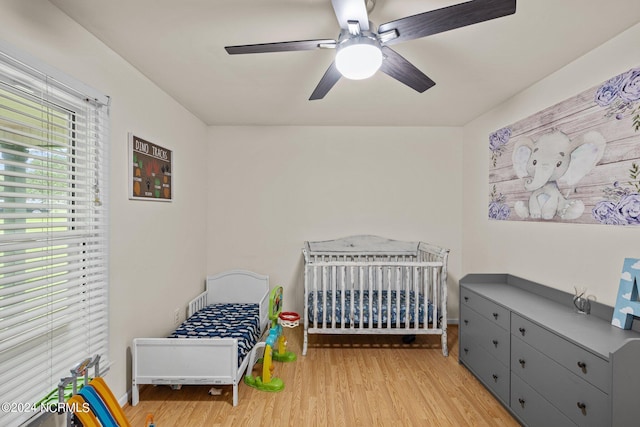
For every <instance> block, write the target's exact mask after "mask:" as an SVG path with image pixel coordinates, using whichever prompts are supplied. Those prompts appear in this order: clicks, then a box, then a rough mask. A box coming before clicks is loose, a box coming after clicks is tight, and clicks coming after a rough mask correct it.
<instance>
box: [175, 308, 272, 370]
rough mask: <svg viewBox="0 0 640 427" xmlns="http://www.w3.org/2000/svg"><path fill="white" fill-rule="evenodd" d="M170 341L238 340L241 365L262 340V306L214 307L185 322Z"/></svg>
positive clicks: (198, 312)
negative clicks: (195, 339)
mask: <svg viewBox="0 0 640 427" xmlns="http://www.w3.org/2000/svg"><path fill="white" fill-rule="evenodd" d="M169 338H236V339H237V340H238V365H240V364H241V363H242V360H244V358H245V356H246V355H247V354H248V353H249V352H250V351H251V349H253V347H254V346H255V345H256V343H257V342H258V340H259V339H260V307H259V306H258V304H249V303H230V304H211V305H208V306H207V307H205V308H203V309H202V310H199V311H197V312H196V313H194V314H193V315H192V316H191V317H189V318H188V319H187V320H185V321H184V322H183V323H182V324H181V325H180V326H179V327H178V328H177V329H176V330H175V331H173V333H172V334H171V335H169Z"/></svg>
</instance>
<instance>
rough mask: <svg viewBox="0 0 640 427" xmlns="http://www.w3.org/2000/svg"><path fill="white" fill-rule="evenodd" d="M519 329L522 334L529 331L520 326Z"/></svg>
mask: <svg viewBox="0 0 640 427" xmlns="http://www.w3.org/2000/svg"><path fill="white" fill-rule="evenodd" d="M518 330H519V331H520V333H521V334H522V336H524V333H525V332H526V331H527V330H526V329H525V328H518Z"/></svg>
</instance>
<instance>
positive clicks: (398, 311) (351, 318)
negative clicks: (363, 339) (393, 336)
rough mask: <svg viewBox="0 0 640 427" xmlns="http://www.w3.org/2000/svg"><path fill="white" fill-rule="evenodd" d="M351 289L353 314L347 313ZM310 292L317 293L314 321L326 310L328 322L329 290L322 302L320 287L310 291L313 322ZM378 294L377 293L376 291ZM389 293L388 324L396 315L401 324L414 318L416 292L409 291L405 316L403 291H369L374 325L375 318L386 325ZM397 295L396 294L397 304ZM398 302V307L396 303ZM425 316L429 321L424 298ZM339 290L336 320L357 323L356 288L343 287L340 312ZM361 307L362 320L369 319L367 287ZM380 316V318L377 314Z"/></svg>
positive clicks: (311, 299) (420, 307) (310, 304)
mask: <svg viewBox="0 0 640 427" xmlns="http://www.w3.org/2000/svg"><path fill="white" fill-rule="evenodd" d="M352 293H353V296H354V300H353V315H351V295H352ZM314 294H317V298H318V299H317V309H318V324H321V323H322V315H323V311H326V317H325V319H326V322H327V324H330V323H331V322H332V315H333V312H332V308H331V305H332V301H333V291H327V292H326V294H327V298H326V301H325V302H324V303H323V295H324V293H323V292H322V291H316V292H310V293H309V295H308V298H309V300H308V319H309V322H310V323H314V322H315V320H314V306H313V305H314ZM379 294H380V295H379ZM389 294H390V295H391V314H390V315H391V324H392V326H395V325H396V322H397V320H398V316H400V317H399V320H400V323H401V324H403V325H404V324H406V323H407V322H408V323H411V324H413V323H414V322H415V308H416V296H415V292H409V310H408V311H409V318H408V319H407V306H406V299H407V295H406V292H405V291H400V292H399V293H398V292H395V291H392V292H389V291H382V292H380V291H373V292H372V295H371V296H372V298H371V303H372V307H371V311H372V313H371V314H372V317H373V324H374V325H376V324H377V323H378V320H379V319H381V321H382V324H383V326H385V327H386V323H387V320H388V318H389V317H388V316H389V313H387V311H388V310H387V304H388V300H389ZM380 297H382V301H381V302H382V307H380V310H379V309H378V301H379V299H380ZM398 297H399V298H400V301H399V304H398ZM398 305H399V307H398ZM427 306H428V307H427V309H426V314H427V319H428V322H429V323H430V322H431V321H432V316H433V314H432V306H431V303H430V302H427ZM342 310H343V306H342V291H337V292H336V310H335V311H336V323H339V324H343V325H350V324H354V325H359V324H360V310H361V309H360V291H359V290H355V291H346V292H345V293H344V313H343V312H342ZM362 310H363V317H362V323H363V325H367V324H368V323H369V291H368V290H365V291H363V292H362ZM380 316H381V318H380ZM418 323H421V324H424V323H425V307H424V297H423V296H422V295H420V296H419V298H418Z"/></svg>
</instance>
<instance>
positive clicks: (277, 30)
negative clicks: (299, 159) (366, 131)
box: [50, 0, 640, 126]
mask: <svg viewBox="0 0 640 427" xmlns="http://www.w3.org/2000/svg"><path fill="white" fill-rule="evenodd" d="M50 1H51V3H53V4H55V5H56V6H57V7H59V8H60V9H61V10H62V11H64V12H65V13H66V14H67V15H69V16H70V17H71V18H73V19H74V20H75V21H77V22H78V23H80V25H82V26H83V27H84V28H86V29H87V30H88V31H89V32H91V33H93V34H94V35H95V36H96V37H97V38H98V39H100V40H102V41H103V42H104V43H105V44H106V45H107V46H109V47H110V48H111V49H113V50H114V51H115V52H117V53H118V54H119V55H121V56H122V57H123V58H124V59H125V60H127V61H128V62H129V63H131V64H132V65H133V66H134V67H136V68H137V69H138V70H140V72H142V73H143V74H144V75H146V76H147V77H148V78H149V79H150V80H152V81H153V82H155V83H156V84H157V85H158V86H159V87H161V88H162V89H163V90H165V91H166V92H167V93H168V94H169V95H171V96H172V97H173V98H175V99H176V100H177V101H178V102H179V103H181V104H182V105H183V106H184V107H185V108H187V109H188V110H189V111H191V112H192V113H193V114H195V115H196V116H198V117H199V118H200V119H202V120H203V121H204V122H205V123H206V124H209V125H351V126H359V125H363V126H371V125H384V126H459V125H463V124H465V123H467V122H469V121H470V120H472V119H474V118H475V117H477V116H478V115H480V114H482V113H483V112H485V111H487V110H489V109H491V108H492V107H494V106H496V105H498V104H500V103H501V102H503V101H504V100H506V99H508V98H509V97H511V96H513V95H514V94H516V93H518V92H519V91H521V90H523V89H525V88H526V87H528V86H530V85H531V84H533V83H535V82H536V81H538V80H540V79H542V78H543V77H545V76H547V75H549V74H550V73H552V72H554V71H556V70H558V69H559V68H561V67H562V66H564V65H566V64H567V63H569V62H571V61H573V60H574V59H576V58H578V57H580V56H581V55H583V54H585V53H586V52H588V51H589V50H591V49H593V48H595V47H597V46H599V45H600V44H602V43H604V42H605V41H607V40H608V39H610V38H611V37H613V36H615V35H617V34H619V33H621V32H622V31H624V30H625V29H627V28H629V27H631V26H632V25H634V24H636V23H638V22H640V1H639V0H606V1H604V0H518V3H517V12H516V14H515V15H511V16H508V17H504V18H499V19H496V20H492V21H487V22H484V23H481V24H476V25H473V26H470V27H465V28H460V29H456V30H453V31H449V32H446V33H441V34H437V35H434V36H430V37H426V38H422V39H418V40H412V41H409V42H406V43H402V44H398V45H394V46H393V47H394V49H395V50H396V51H397V52H398V53H400V54H401V55H402V56H404V57H405V58H406V59H407V60H409V61H410V62H412V63H413V64H414V65H415V66H417V67H418V68H419V69H420V70H422V71H423V72H424V73H425V74H427V75H428V76H429V77H430V78H431V79H433V80H434V81H435V82H436V86H435V87H433V88H432V89H429V90H427V91H426V92H424V93H422V94H420V93H417V92H415V91H413V90H412V89H409V88H408V87H406V86H404V85H403V84H401V83H399V82H398V81H396V80H393V79H392V78H390V77H388V76H387V75H385V74H383V73H381V72H379V73H377V74H376V75H375V76H374V77H373V78H371V79H368V80H364V81H350V80H347V79H344V78H343V79H341V80H340V81H339V82H338V83H337V84H336V85H335V86H334V87H333V89H332V90H331V91H330V92H329V93H328V94H327V96H326V97H325V98H324V99H322V100H318V101H308V98H309V96H310V95H311V92H313V89H314V88H315V87H316V85H317V84H318V82H319V80H320V78H321V77H322V75H323V74H324V72H325V71H326V69H327V68H328V67H329V65H330V64H331V62H332V61H333V55H334V51H333V50H329V49H326V50H325V49H323V50H314V51H300V52H281V53H267V54H252V55H234V56H231V55H228V54H227V53H226V51H225V50H224V46H227V45H237V44H253V43H267V42H279V41H290V40H307V39H324V38H329V39H335V38H337V37H338V33H339V27H338V23H337V21H336V17H335V15H334V13H333V9H332V7H331V1H330V0H108V1H104V0H50ZM460 2H461V0H377V4H376V6H375V9H374V10H373V12H372V13H371V14H370V17H369V18H370V20H371V21H372V22H373V23H374V26H375V27H377V26H378V25H380V24H382V23H385V22H388V21H391V20H394V19H398V18H402V17H405V16H408V15H413V14H416V13H421V12H425V11H428V10H432V9H437V8H440V7H444V6H449V5H451V4H455V3H460Z"/></svg>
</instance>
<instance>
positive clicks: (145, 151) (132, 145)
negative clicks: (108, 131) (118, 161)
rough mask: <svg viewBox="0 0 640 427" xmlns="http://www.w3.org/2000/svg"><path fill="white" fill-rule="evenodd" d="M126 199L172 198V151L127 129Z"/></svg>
mask: <svg viewBox="0 0 640 427" xmlns="http://www.w3.org/2000/svg"><path fill="white" fill-rule="evenodd" d="M129 199H132V200H155V201H162V202H170V201H171V200H172V199H173V152H172V151H171V150H169V149H166V148H164V147H161V146H159V145H156V144H154V143H152V142H149V141H147V140H145V139H142V138H140V137H139V136H137V135H135V134H133V133H129Z"/></svg>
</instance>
